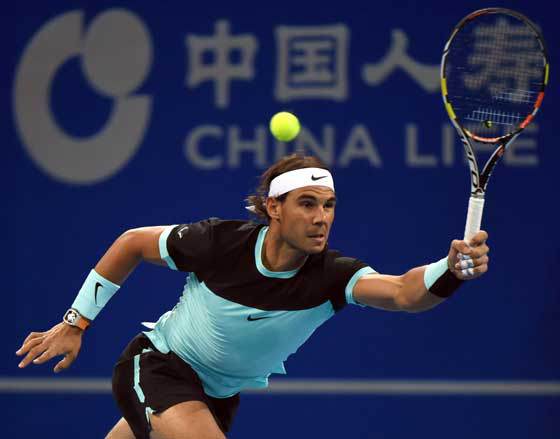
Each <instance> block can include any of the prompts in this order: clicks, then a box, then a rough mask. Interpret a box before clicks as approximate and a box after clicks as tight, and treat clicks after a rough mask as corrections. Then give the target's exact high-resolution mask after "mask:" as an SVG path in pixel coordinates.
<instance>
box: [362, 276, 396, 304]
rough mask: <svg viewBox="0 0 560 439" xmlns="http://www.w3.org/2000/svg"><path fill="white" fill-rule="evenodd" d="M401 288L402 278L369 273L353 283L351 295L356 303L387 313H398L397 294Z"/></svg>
mask: <svg viewBox="0 0 560 439" xmlns="http://www.w3.org/2000/svg"><path fill="white" fill-rule="evenodd" d="M401 287H402V276H391V275H387V274H378V273H371V274H365V275H363V276H362V277H360V279H359V280H358V281H357V282H356V283H355V285H354V288H353V290H352V295H353V298H354V300H355V301H356V302H357V303H360V304H363V305H367V306H371V307H373V308H380V309H384V310H388V311H400V310H401V307H400V306H399V304H398V300H397V298H398V292H399V290H400V289H401Z"/></svg>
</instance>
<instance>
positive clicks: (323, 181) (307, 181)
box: [268, 168, 334, 197]
mask: <svg viewBox="0 0 560 439" xmlns="http://www.w3.org/2000/svg"><path fill="white" fill-rule="evenodd" d="M306 186H324V187H328V188H329V189H332V190H333V191H334V181H333V178H332V175H331V173H330V172H329V171H327V170H326V169H322V168H302V169H296V170H295V171H288V172H284V173H283V174H280V175H279V176H278V177H275V178H273V179H272V181H271V182H270V190H269V191H268V196H269V197H279V196H280V195H283V194H285V193H287V192H290V191H293V190H294V189H299V188H302V187H306Z"/></svg>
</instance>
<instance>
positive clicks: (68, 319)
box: [62, 308, 90, 331]
mask: <svg viewBox="0 0 560 439" xmlns="http://www.w3.org/2000/svg"><path fill="white" fill-rule="evenodd" d="M62 321H63V322H64V323H66V324H67V325H70V326H76V327H78V328H80V329H81V330H82V331H85V330H86V329H87V328H88V326H89V324H90V322H89V320H87V319H86V318H85V317H83V316H82V315H81V314H80V312H79V311H78V310H77V309H74V308H70V309H69V310H68V311H66V313H65V314H64V317H63V318H62Z"/></svg>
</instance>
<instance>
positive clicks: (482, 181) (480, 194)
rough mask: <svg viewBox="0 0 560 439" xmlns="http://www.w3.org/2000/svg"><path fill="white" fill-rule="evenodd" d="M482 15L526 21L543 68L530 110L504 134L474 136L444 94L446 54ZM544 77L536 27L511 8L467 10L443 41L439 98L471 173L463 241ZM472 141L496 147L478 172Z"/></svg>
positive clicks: (473, 230)
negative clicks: (464, 30)
mask: <svg viewBox="0 0 560 439" xmlns="http://www.w3.org/2000/svg"><path fill="white" fill-rule="evenodd" d="M483 14H507V15H511V16H513V17H515V18H517V19H519V20H520V21H522V22H524V23H525V24H527V25H528V26H529V27H530V28H531V29H532V30H533V32H534V35H535V38H536V39H537V41H538V42H539V45H540V47H541V50H542V53H543V58H544V63H545V64H544V68H543V81H542V83H543V87H542V90H541V91H540V93H539V95H538V97H537V100H536V102H535V105H534V108H533V111H532V112H531V113H530V114H529V115H528V116H527V117H526V118H525V119H524V120H523V122H521V123H520V124H519V126H518V127H517V128H516V129H515V130H514V131H512V132H511V133H508V134H506V135H504V136H499V137H492V138H490V137H481V136H478V135H476V134H474V133H472V132H470V131H469V130H468V129H466V128H464V127H463V126H462V125H461V124H460V123H459V122H458V120H457V115H456V114H455V111H454V110H453V105H452V103H451V102H450V100H449V97H448V93H447V79H446V77H445V67H446V61H447V55H448V54H449V49H450V46H451V44H452V42H453V40H454V39H455V36H456V35H457V34H458V33H459V31H460V30H461V29H462V28H463V27H464V26H465V25H466V24H467V23H468V22H470V21H472V20H473V19H475V18H476V17H478V16H480V15H483ZM548 76H549V62H548V51H547V48H546V45H545V43H544V39H543V37H542V35H541V33H540V31H539V29H538V28H537V26H536V25H535V24H534V23H533V22H532V21H531V20H529V19H528V18H527V17H525V16H524V15H523V14H520V13H519V12H516V11H512V10H511V9H506V8H485V9H480V10H478V11H474V12H472V13H470V14H469V15H467V16H466V17H464V18H463V19H462V20H461V21H460V22H459V23H458V24H457V25H456V26H455V28H454V29H453V32H452V33H451V36H450V37H449V39H448V41H447V43H446V44H445V47H444V49H443V56H442V59H441V65H440V80H441V91H442V98H443V102H444V104H445V108H446V110H447V114H448V115H449V119H450V120H451V123H452V124H453V126H454V127H455V129H456V130H457V132H458V134H459V137H460V139H461V143H462V144H463V148H464V150H465V154H466V156H467V160H468V163H469V169H470V175H471V195H470V199H469V208H468V212H467V222H466V225H465V234H464V239H465V240H470V239H471V238H472V237H473V236H474V235H475V234H476V233H477V232H478V231H479V230H480V225H481V222H482V213H483V210H484V196H485V194H486V187H487V186H488V181H489V179H490V176H491V175H492V171H493V170H494V168H495V166H496V164H497V163H498V161H499V160H500V159H501V157H502V156H503V155H504V153H505V151H506V150H507V148H508V146H509V145H511V143H512V142H513V141H514V140H515V139H516V138H517V136H518V135H519V134H520V133H521V131H523V130H524V129H525V128H526V127H527V126H528V125H529V124H530V123H531V122H532V121H533V119H534V117H535V115H536V114H537V112H538V110H539V109H540V107H541V104H542V101H543V98H544V89H545V88H546V85H547V83H548ZM472 141H477V142H479V143H483V144H491V145H497V148H496V149H495V150H494V152H493V153H492V155H491V156H490V158H489V159H488V161H487V162H486V164H485V165H484V168H483V169H482V172H479V167H478V163H477V161H476V155H475V152H474V148H473V145H472V143H471V142H472Z"/></svg>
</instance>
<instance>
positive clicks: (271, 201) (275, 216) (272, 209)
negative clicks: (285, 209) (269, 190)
mask: <svg viewBox="0 0 560 439" xmlns="http://www.w3.org/2000/svg"><path fill="white" fill-rule="evenodd" d="M281 211H282V203H281V202H280V201H278V200H277V199H276V198H274V197H268V198H267V199H266V212H267V213H268V216H269V217H270V219H271V220H276V221H280V214H281Z"/></svg>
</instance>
